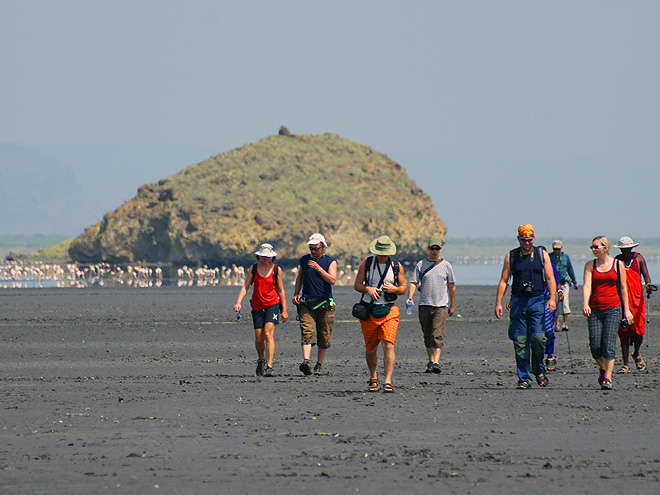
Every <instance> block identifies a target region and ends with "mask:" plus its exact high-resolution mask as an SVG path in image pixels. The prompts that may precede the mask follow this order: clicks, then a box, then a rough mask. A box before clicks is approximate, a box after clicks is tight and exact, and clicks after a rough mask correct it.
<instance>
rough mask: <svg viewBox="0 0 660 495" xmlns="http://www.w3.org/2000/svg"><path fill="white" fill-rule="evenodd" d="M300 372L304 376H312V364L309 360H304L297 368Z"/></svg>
mask: <svg viewBox="0 0 660 495" xmlns="http://www.w3.org/2000/svg"><path fill="white" fill-rule="evenodd" d="M298 369H299V370H300V371H302V372H303V373H304V374H305V375H311V374H312V363H311V361H310V360H309V359H305V360H304V361H303V362H302V363H301V364H300V366H299V367H298Z"/></svg>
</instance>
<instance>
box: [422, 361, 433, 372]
mask: <svg viewBox="0 0 660 495" xmlns="http://www.w3.org/2000/svg"><path fill="white" fill-rule="evenodd" d="M424 373H433V363H432V362H431V361H429V363H428V364H427V365H426V370H425V371H424Z"/></svg>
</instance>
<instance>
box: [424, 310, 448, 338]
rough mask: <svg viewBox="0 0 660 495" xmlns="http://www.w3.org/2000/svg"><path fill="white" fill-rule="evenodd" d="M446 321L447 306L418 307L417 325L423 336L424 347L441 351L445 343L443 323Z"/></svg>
mask: <svg viewBox="0 0 660 495" xmlns="http://www.w3.org/2000/svg"><path fill="white" fill-rule="evenodd" d="M446 321H447V306H442V307H441V308H437V307H435V306H420V307H419V323H420V324H421V325H422V333H423V334H424V346H425V347H426V348H427V349H431V348H432V349H442V346H443V345H444V343H445V322H446Z"/></svg>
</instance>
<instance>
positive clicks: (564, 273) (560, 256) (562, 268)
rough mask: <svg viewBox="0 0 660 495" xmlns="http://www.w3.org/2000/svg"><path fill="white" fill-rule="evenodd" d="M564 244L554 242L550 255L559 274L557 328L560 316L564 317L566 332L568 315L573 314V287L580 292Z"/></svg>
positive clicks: (563, 326) (563, 328) (564, 329)
mask: <svg viewBox="0 0 660 495" xmlns="http://www.w3.org/2000/svg"><path fill="white" fill-rule="evenodd" d="M561 249H562V243H561V241H560V240H559V239H557V240H555V241H552V253H550V262H551V263H552V264H553V265H555V266H556V267H557V273H559V284H560V285H559V287H558V289H559V290H558V291H557V296H558V299H559V300H558V302H557V311H556V312H555V328H558V327H559V315H563V319H564V323H563V325H562V328H561V329H562V330H563V331H564V332H567V331H568V323H567V320H568V315H569V314H570V312H571V307H570V306H569V303H568V300H569V297H568V296H569V295H570V291H571V286H573V289H575V290H578V283H577V277H576V276H575V271H574V270H573V265H572V264H571V258H569V256H568V255H567V254H566V253H562V252H561Z"/></svg>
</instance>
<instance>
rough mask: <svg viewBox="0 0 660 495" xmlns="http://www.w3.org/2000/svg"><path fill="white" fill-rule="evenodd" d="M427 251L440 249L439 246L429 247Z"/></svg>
mask: <svg viewBox="0 0 660 495" xmlns="http://www.w3.org/2000/svg"><path fill="white" fill-rule="evenodd" d="M429 249H430V250H431V251H440V249H441V248H440V246H429Z"/></svg>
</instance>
